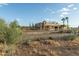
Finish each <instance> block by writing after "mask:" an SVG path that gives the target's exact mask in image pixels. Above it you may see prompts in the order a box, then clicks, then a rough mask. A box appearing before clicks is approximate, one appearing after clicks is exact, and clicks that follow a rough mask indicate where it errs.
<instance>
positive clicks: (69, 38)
mask: <svg viewBox="0 0 79 59" xmlns="http://www.w3.org/2000/svg"><path fill="white" fill-rule="evenodd" d="M75 38H76V35H68V36H63V40H66V41H68V40H71V41H72V40H74V39H75Z"/></svg>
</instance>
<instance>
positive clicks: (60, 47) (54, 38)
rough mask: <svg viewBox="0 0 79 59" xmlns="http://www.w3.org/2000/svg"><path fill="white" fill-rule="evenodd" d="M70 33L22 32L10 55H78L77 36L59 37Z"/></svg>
mask: <svg viewBox="0 0 79 59" xmlns="http://www.w3.org/2000/svg"><path fill="white" fill-rule="evenodd" d="M66 35H71V34H67V33H52V32H43V31H42V32H39V31H38V32H24V33H23V35H22V39H21V40H20V41H19V42H18V43H17V44H16V48H15V49H14V50H13V51H12V52H11V53H9V54H7V55H10V56H79V37H77V38H76V39H75V40H73V41H70V40H69V41H65V40H61V38H60V37H62V36H66ZM30 39H31V40H32V41H28V43H27V40H30Z"/></svg>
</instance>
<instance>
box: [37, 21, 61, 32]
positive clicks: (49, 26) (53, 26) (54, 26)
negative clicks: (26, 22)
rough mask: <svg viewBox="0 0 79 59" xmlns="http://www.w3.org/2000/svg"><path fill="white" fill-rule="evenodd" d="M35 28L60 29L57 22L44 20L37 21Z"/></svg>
mask: <svg viewBox="0 0 79 59" xmlns="http://www.w3.org/2000/svg"><path fill="white" fill-rule="evenodd" d="M36 28H37V29H40V30H54V31H58V30H61V29H62V27H61V25H60V24H58V23H55V24H53V23H48V22H46V21H43V22H41V23H37V24H36Z"/></svg>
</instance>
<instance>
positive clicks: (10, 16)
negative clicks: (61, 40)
mask: <svg viewBox="0 0 79 59" xmlns="http://www.w3.org/2000/svg"><path fill="white" fill-rule="evenodd" d="M63 17H69V25H70V26H72V27H78V26H79V4H78V3H75V4H74V3H8V4H7V3H2V4H1V3H0V18H3V19H4V20H5V21H6V22H7V23H10V22H11V21H13V20H17V21H18V23H19V24H20V25H21V26H28V25H29V24H32V23H34V24H35V23H38V22H41V21H43V20H46V21H56V22H58V23H61V24H62V21H61V19H62V18H63Z"/></svg>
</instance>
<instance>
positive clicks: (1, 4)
mask: <svg viewBox="0 0 79 59" xmlns="http://www.w3.org/2000/svg"><path fill="white" fill-rule="evenodd" d="M4 5H8V4H7V3H0V7H2V6H4Z"/></svg>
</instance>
